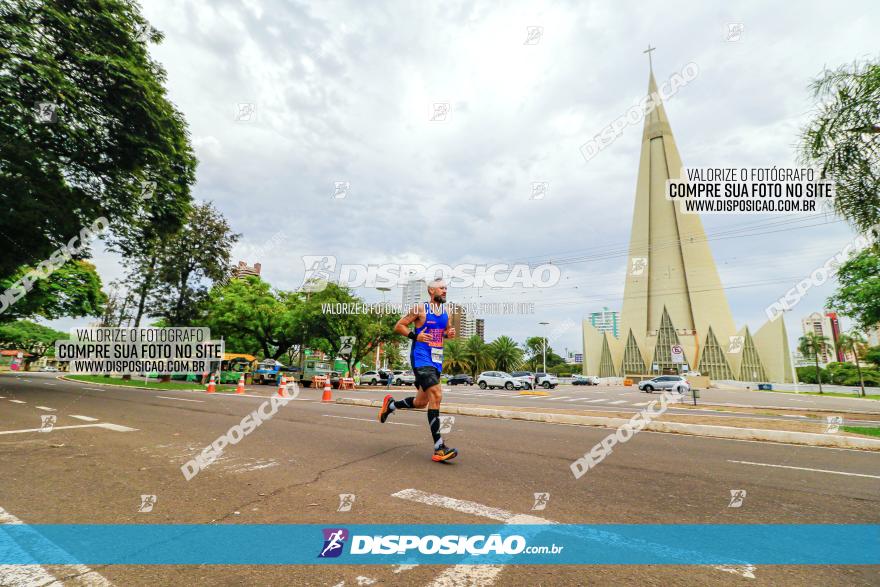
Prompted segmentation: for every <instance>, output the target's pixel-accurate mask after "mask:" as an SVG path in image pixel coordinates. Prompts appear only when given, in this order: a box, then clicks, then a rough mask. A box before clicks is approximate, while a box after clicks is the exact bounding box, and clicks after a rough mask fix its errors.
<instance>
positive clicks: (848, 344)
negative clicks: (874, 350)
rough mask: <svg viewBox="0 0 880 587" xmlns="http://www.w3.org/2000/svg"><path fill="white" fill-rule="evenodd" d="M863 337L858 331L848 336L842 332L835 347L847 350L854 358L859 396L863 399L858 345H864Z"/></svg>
mask: <svg viewBox="0 0 880 587" xmlns="http://www.w3.org/2000/svg"><path fill="white" fill-rule="evenodd" d="M866 342H867V341H866V340H865V336H864V335H863V334H862V333H861V332H858V331H852V332H850V333H849V334H847V333H845V332H842V333H841V334H840V335H839V336H838V337H837V347H838V348H842V349H849V350H851V351H852V354H853V357H855V365H856V371H858V374H859V385H860V386H861V389H862V392H861V396H862V397H865V380H864V378H863V377H862V367H861V366H860V365H859V349H858V347H859V346H860V345H864V344H866Z"/></svg>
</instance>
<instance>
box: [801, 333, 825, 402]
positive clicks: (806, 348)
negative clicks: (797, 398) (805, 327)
mask: <svg viewBox="0 0 880 587" xmlns="http://www.w3.org/2000/svg"><path fill="white" fill-rule="evenodd" d="M827 345H828V337H827V336H820V335H818V334H816V333H815V332H808V333H806V334H805V335H803V336H802V337H801V338H800V340H799V341H798V350H799V351H800V352H801V354H802V355H804V356H805V357H813V358H815V359H816V380H817V381H818V382H819V393H820V394H821V393H822V375H821V373H820V372H819V353H821V352H824V350H825V347H826V346H827Z"/></svg>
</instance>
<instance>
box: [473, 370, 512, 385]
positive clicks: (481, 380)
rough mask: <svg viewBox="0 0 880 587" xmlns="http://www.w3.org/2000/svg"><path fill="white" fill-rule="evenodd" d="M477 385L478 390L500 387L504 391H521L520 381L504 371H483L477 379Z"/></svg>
mask: <svg viewBox="0 0 880 587" xmlns="http://www.w3.org/2000/svg"><path fill="white" fill-rule="evenodd" d="M477 385H479V386H480V389H486V388H487V387H488V388H489V389H495V388H502V387H503V388H504V389H522V387H523V383H522V381H520V380H519V379H517V378H516V377H514V376H513V375H511V374H510V373H505V372H504V371H483V372H482V373H480V376H479V377H477Z"/></svg>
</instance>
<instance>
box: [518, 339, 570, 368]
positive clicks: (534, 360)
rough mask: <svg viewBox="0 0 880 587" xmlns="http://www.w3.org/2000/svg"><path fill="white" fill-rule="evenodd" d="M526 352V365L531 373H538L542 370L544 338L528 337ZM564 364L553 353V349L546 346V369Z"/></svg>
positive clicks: (563, 360) (562, 360)
mask: <svg viewBox="0 0 880 587" xmlns="http://www.w3.org/2000/svg"><path fill="white" fill-rule="evenodd" d="M524 346H525V348H526V352H527V353H529V356H528V358H527V359H526V364H527V365H528V367H529V369H530V370H531V371H540V370H541V369H543V368H544V337H543V336H530V337H529V338H527V339H526V343H525V345H524ZM559 363H565V359H563V358H562V357H560V356H559V355H557V354H556V353H554V352H553V348H552V347H551V346H550V345H549V343H548V344H547V369H548V370H549V369H550V368H551V366H553V365H558V364H559Z"/></svg>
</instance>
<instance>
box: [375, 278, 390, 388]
mask: <svg viewBox="0 0 880 587" xmlns="http://www.w3.org/2000/svg"><path fill="white" fill-rule="evenodd" d="M376 289H378V290H379V291H381V292H382V306H383V308H384V306H385V303H386V302H387V300H386V297H385V296H386V295H387V294H388V292H389V291H391V288H390V287H385V286H381V287H376ZM381 349H382V343H379V344H377V345H376V371H378V370H379V351H380V350H381Z"/></svg>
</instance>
